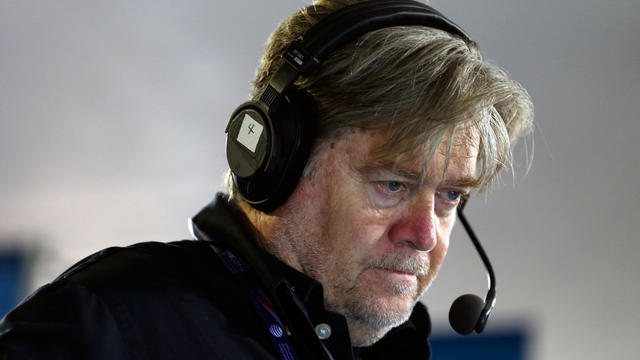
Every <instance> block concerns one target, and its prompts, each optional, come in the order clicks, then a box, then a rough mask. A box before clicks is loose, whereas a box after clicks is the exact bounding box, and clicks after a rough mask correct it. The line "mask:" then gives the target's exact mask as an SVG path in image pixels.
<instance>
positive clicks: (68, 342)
mask: <svg viewBox="0 0 640 360" xmlns="http://www.w3.org/2000/svg"><path fill="white" fill-rule="evenodd" d="M352 3H364V2H362V1H346V0H345V1H335V0H334V1H329V0H327V1H317V2H316V3H315V4H313V5H310V6H308V7H306V8H304V9H302V10H301V11H299V12H297V13H295V14H293V15H292V16H291V17H289V18H288V19H286V20H285V21H284V22H283V23H282V24H280V26H279V27H278V28H277V29H276V31H275V32H274V33H273V35H272V36H271V38H270V40H269V43H268V45H267V48H266V51H265V54H264V56H263V58H262V62H261V65H260V67H259V71H258V75H257V78H256V81H255V84H254V91H253V92H254V99H257V100H254V102H252V103H249V105H243V106H241V107H240V110H238V111H236V113H235V114H234V116H233V117H232V121H231V122H230V124H229V126H228V128H227V131H228V134H229V135H228V136H229V138H228V147H227V152H228V154H227V155H228V158H229V162H230V167H231V172H230V173H229V176H228V182H227V183H228V190H229V195H225V194H219V195H218V196H217V197H216V199H215V200H214V201H213V202H212V203H211V204H209V205H208V206H207V207H205V208H204V209H203V210H202V211H201V212H200V213H198V214H197V215H196V216H195V217H194V218H193V219H192V223H191V226H192V232H193V234H194V236H195V237H196V238H197V239H198V240H200V241H183V242H177V243H169V244H160V243H145V244H137V245H134V246H131V247H128V248H111V249H107V250H104V251H102V252H100V253H98V254H95V255H92V256H91V257H89V258H87V259H85V260H83V261H81V262H80V263H79V264H77V265H75V266H74V267H73V268H71V269H70V270H68V271H67V272H65V273H64V274H63V275H61V276H60V277H59V278H58V279H56V280H55V281H54V282H53V283H51V284H49V285H47V286H45V287H43V288H42V289H40V290H39V291H38V292H37V293H36V294H35V295H33V296H32V297H30V298H28V299H27V300H25V301H24V302H23V303H22V304H21V305H20V306H19V307H18V308H17V309H16V310H14V311H13V312H12V313H10V314H9V315H8V316H7V317H6V318H5V319H4V321H3V322H2V323H1V324H0V354H3V355H4V354H6V355H8V356H7V357H8V358H68V357H74V358H136V359H139V358H154V359H158V358H160V359H163V358H167V359H168V358H194V359H197V358H198V359H199V358H203V359H204V358H223V359H275V358H282V359H294V358H297V359H314V358H318V359H331V358H333V359H351V358H363V359H384V358H408V359H413V358H415V359H424V358H428V356H429V347H428V343H427V336H428V334H429V331H430V325H429V317H428V313H427V311H426V308H425V307H424V306H423V305H422V304H420V303H419V302H418V299H419V298H420V297H421V296H422V294H423V293H424V292H425V290H426V289H427V288H428V286H429V284H430V283H431V281H432V280H433V279H434V277H435V275H436V274H437V272H438V270H439V268H440V266H441V264H442V262H443V260H444V257H445V255H446V252H447V248H448V243H449V236H450V233H451V229H452V227H453V225H454V222H455V217H456V208H457V206H458V205H459V204H460V202H461V200H462V199H463V198H464V197H466V196H467V195H468V194H469V193H470V192H472V191H475V190H481V189H483V188H486V186H487V185H488V184H489V183H490V182H491V180H492V179H493V178H495V176H496V175H497V174H498V172H499V171H500V170H501V169H502V168H503V167H504V166H505V165H507V164H509V161H510V149H511V147H512V145H513V144H514V142H515V140H516V139H517V138H518V136H520V135H521V134H522V133H523V132H524V131H526V130H528V129H529V127H530V125H531V121H532V116H533V115H532V105H531V102H530V99H529V97H528V95H527V94H526V91H525V90H524V89H523V88H522V87H521V86H520V85H519V84H518V83H516V82H514V81H512V80H510V79H509V78H508V77H507V76H506V75H505V74H504V72H502V71H501V70H499V69H498V68H496V67H495V66H492V65H490V64H486V63H484V62H483V61H482V59H481V58H480V55H479V53H478V50H477V47H476V45H475V44H474V43H473V42H472V41H471V40H469V39H468V38H466V36H465V35H464V34H463V33H462V32H461V31H460V30H457V28H456V27H455V26H454V27H452V28H450V27H448V25H447V22H446V21H441V20H438V22H437V23H435V24H434V27H438V28H439V29H434V28H432V27H429V26H424V25H406V26H405V25H402V26H395V23H394V24H393V25H394V26H389V25H383V26H380V27H379V29H376V30H372V31H368V32H365V33H364V34H358V35H357V36H355V38H354V39H350V40H348V41H346V42H345V43H344V44H341V46H337V47H336V48H335V49H332V51H331V53H330V54H328V55H327V56H326V59H325V58H323V56H320V55H318V56H317V57H313V59H314V61H316V60H318V61H317V62H318V63H321V65H320V66H319V68H317V69H314V71H313V72H310V73H308V74H303V76H298V75H299V74H297V73H295V74H294V76H290V77H289V78H290V82H293V81H295V84H285V85H284V86H282V89H279V90H278V89H276V90H275V91H276V93H274V94H275V95H274V96H273V97H272V96H270V95H269V94H270V91H272V89H271V88H278V87H279V83H278V80H277V79H279V77H280V76H281V74H282V73H286V72H287V71H289V70H284V71H281V70H280V69H282V68H286V67H287V66H289V65H287V64H286V62H287V61H289V60H288V59H293V60H294V61H293V62H292V63H291V64H293V65H291V66H293V67H296V66H297V65H296V64H298V65H300V64H303V63H304V61H305V60H306V59H308V58H310V57H308V56H306V55H305V54H304V51H305V50H304V49H306V48H308V47H309V46H307V45H308V44H309V42H308V41H307V43H305V46H306V47H305V46H302V47H301V48H300V49H302V50H299V49H298V48H296V47H295V46H294V45H291V44H292V43H294V40H300V39H301V38H305V36H309V32H308V30H309V28H311V27H312V26H313V25H314V24H316V23H318V21H319V20H320V19H324V18H326V17H327V15H328V14H337V11H338V10H339V9H342V8H344V7H345V6H347V5H350V4H352ZM378 3H379V4H377V5H375V6H373V7H372V8H373V10H371V9H369V4H371V3H366V5H364V7H357V8H353V7H349V8H347V10H345V11H343V12H342V13H348V12H349V11H351V12H353V11H352V9H357V10H358V11H355V13H357V14H361V12H371V14H374V13H377V12H378V10H379V8H378V7H379V6H387V5H388V4H389V3H391V2H390V1H379V2H378ZM383 3H384V4H383ZM392 5H393V6H396V7H397V6H400V5H402V6H408V7H410V8H413V7H415V6H418V5H414V4H413V3H407V2H403V3H402V4H400V3H399V2H398V3H397V4H396V3H394V4H392ZM358 6H361V5H358ZM418 7H420V8H422V7H423V6H422V5H420V6H418ZM365 8H366V9H365ZM370 10H371V11H370ZM389 11H395V10H388V9H386V8H385V10H384V11H383V13H384V14H387V13H388V12H389ZM411 11H413V10H411ZM415 11H416V12H417V13H419V14H420V15H422V14H423V13H424V12H425V11H427V12H429V13H431V10H420V9H418V10H415ZM367 14H368V13H367ZM332 16H333V15H332ZM359 16H360V15H356V16H349V18H348V21H344V22H346V23H347V24H346V25H345V24H342V23H341V22H334V23H331V26H330V27H324V28H322V31H316V30H314V31H316V33H319V34H320V36H324V35H323V34H324V33H325V32H327V31H332V30H333V29H334V28H335V27H342V26H344V27H345V28H348V27H349V26H350V25H349V24H350V22H351V21H356V22H362V21H363V22H367V21H369V20H368V16H369V15H366V16H364V17H365V19H356V20H353V19H352V18H353V17H355V18H358V17H359ZM430 16H431V15H430ZM436 17H438V16H436ZM333 18H334V17H332V19H333ZM394 21H395V20H394ZM412 21H413V20H412ZM420 21H422V20H420ZM336 23H337V25H336ZM442 28H444V29H442ZM345 31H347V30H345ZM332 36H333V35H332ZM307 39H308V38H307ZM331 39H333V38H331V37H330V39H329V40H331ZM292 46H293V48H292ZM296 46H297V45H296ZM285 49H286V50H285ZM292 49H293V50H292ZM283 54H284V55H283ZM291 54H293V55H291ZM301 54H302V55H301ZM283 58H284V59H283ZM301 67H302V68H304V66H303V65H302V66H301ZM302 72H303V71H301V73H302ZM274 74H275V75H274ZM287 76H288V75H287ZM274 79H276V80H274ZM283 89H284V90H283ZM267 95H269V96H267ZM265 99H266V100H265ZM273 99H277V100H276V101H274V100H273ZM280 103H284V104H285V105H281V104H280ZM299 103H302V104H303V105H295V104H299ZM273 104H275V105H273ZM287 104H289V105H287ZM294 105H295V106H294ZM271 106H275V107H278V106H292V107H294V110H288V108H287V109H286V110H284V109H278V110H277V111H276V110H273V111H272V108H271ZM296 106H297V108H296ZM262 107H264V108H262ZM243 109H244V110H243ZM247 109H248V110H247ZM260 109H262V110H265V109H266V111H263V113H261V114H260V111H261V110H260ZM245 110H246V111H245ZM243 111H245V112H243ZM272 113H273V114H277V116H278V118H277V119H271V118H269V116H270V115H265V114H272ZM289 113H293V117H292V118H291V119H288V118H287V117H286V116H288V115H287V114H289ZM247 114H248V115H247ZM273 116H274V117H275V116H276V115H273ZM288 121H293V122H298V121H300V122H302V123H304V124H305V125H304V126H306V127H307V130H301V131H300V132H299V133H297V134H296V135H295V136H296V139H298V136H307V135H308V134H311V135H310V139H311V140H304V141H303V140H300V141H298V140H296V141H293V142H295V143H298V142H300V143H305V144H306V145H305V146H301V147H300V148H294V150H293V151H292V154H289V155H287V157H289V156H290V157H291V158H293V159H294V160H291V161H289V160H286V161H281V159H279V158H276V157H275V156H274V155H273V153H274V152H276V151H280V150H279V148H277V147H278V146H280V145H277V146H276V145H273V144H274V143H276V142H277V141H279V140H278V136H283V137H284V136H285V135H280V134H278V133H275V132H273V131H275V130H273V129H276V130H277V127H278V126H282V123H285V124H288V123H287V122H288ZM296 124H297V123H296ZM292 126H294V125H292ZM295 126H298V125H295ZM288 128H289V127H288V125H287V127H286V128H285V130H282V131H285V132H286V130H287V129H288ZM309 129H310V130H309ZM277 131H280V130H277ZM304 134H307V135H304ZM290 143H291V141H285V142H284V143H283V144H281V146H283V147H286V146H289V144H290ZM268 146H272V147H271V148H269V147H268ZM265 149H266V150H265ZM307 151H308V152H309V153H310V154H309V155H308V157H307V154H306V152H307ZM298 153H300V154H302V155H300V156H301V157H300V156H298V155H297V154H298ZM265 154H266V155H265ZM256 159H257V160H256ZM244 162H246V164H245V163H244ZM280 163H284V164H285V165H284V166H283V168H284V169H285V173H286V174H285V175H283V180H282V179H279V180H273V179H272V176H271V175H268V176H267V175H265V177H264V178H262V177H260V176H263V175H264V174H263V173H265V174H267V173H268V172H269V171H271V170H273V168H274V167H275V168H277V167H278V166H280V165H278V164H280ZM256 164H257V165H256ZM289 164H294V165H291V166H289ZM290 168H293V169H294V170H290ZM247 169H248V170H247ZM292 174H293V175H292ZM265 184H267V185H265ZM271 188H274V189H275V190H274V194H271V193H270V191H271V190H272V189H271ZM256 189H258V190H256ZM256 191H257V192H259V193H262V192H266V193H268V195H266V196H265V199H259V200H255V199H254V198H253V196H254V195H255V192H256ZM272 199H275V200H272Z"/></svg>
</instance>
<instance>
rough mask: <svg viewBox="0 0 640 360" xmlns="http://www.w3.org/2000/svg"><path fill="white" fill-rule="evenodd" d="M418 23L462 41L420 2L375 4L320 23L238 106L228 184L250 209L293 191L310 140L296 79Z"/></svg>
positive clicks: (230, 131) (310, 112) (304, 98)
mask: <svg viewBox="0 0 640 360" xmlns="http://www.w3.org/2000/svg"><path fill="white" fill-rule="evenodd" d="M402 25H422V26H426V27H430V28H436V29H441V30H444V31H447V32H449V33H451V34H454V35H458V36H460V37H462V38H464V39H466V40H468V39H469V37H468V36H467V35H466V34H465V33H464V31H463V30H462V29H460V28H459V27H458V26H457V25H455V24H454V23H453V22H452V21H451V20H449V19H447V18H446V17H444V15H442V14H440V13H439V12H438V11H436V10H435V9H433V8H431V7H430V6H427V5H425V4H422V3H419V2H417V1H407V0H400V1H398V0H374V1H367V2H363V3H359V4H355V5H351V6H347V7H345V8H342V9H340V10H338V11H336V12H333V13H331V14H330V15H328V16H326V17H324V18H323V19H322V20H320V21H319V22H318V23H317V24H316V25H314V26H313V27H312V28H311V29H309V30H308V31H307V32H306V33H305V34H304V35H303V39H302V41H296V42H293V43H292V44H290V45H289V46H288V47H287V48H286V49H285V51H284V53H283V54H282V58H283V59H284V63H283V64H282V66H281V67H280V68H279V69H278V70H277V71H276V72H275V74H274V75H273V76H272V77H271V78H270V79H269V82H268V85H267V86H266V88H265V89H264V90H263V91H262V92H261V93H260V94H258V95H257V96H256V97H255V98H254V99H252V100H250V101H248V102H245V103H243V104H242V105H240V106H239V107H238V108H237V109H236V110H235V111H234V112H233V114H232V115H231V120H230V121H229V124H228V125H227V128H226V133H227V161H228V163H229V167H230V169H231V172H232V177H233V182H234V184H235V186H236V188H237V189H238V192H239V193H240V194H241V195H242V197H243V198H244V199H245V200H246V201H247V202H248V203H249V204H251V206H253V207H254V208H256V209H258V210H261V211H264V212H270V211H272V210H275V209H276V208H278V207H279V206H280V205H282V204H283V203H284V202H285V201H286V200H287V198H288V197H289V195H291V193H292V192H293V190H294V189H295V187H296V185H297V184H298V180H299V179H300V177H301V175H302V171H303V169H304V166H305V165H306V163H307V160H308V157H309V153H310V151H311V147H312V145H313V142H314V136H313V135H314V131H313V128H314V123H315V121H314V120H315V117H316V111H315V106H314V104H313V101H312V99H311V97H310V95H308V94H307V93H306V92H305V91H300V90H298V89H296V88H295V87H294V86H292V85H293V83H294V81H295V80H296V79H297V78H298V77H300V76H306V75H309V74H311V73H313V71H314V70H317V69H318V68H319V67H320V66H321V65H322V62H323V61H324V60H325V59H326V58H327V57H328V56H329V55H330V54H331V53H332V52H333V51H334V50H336V49H337V48H338V47H340V46H341V45H344V44H345V43H346V42H348V41H349V40H353V39H355V38H357V37H358V36H360V35H363V34H364V33H367V32H370V31H373V30H378V29H382V28H386V27H391V26H402Z"/></svg>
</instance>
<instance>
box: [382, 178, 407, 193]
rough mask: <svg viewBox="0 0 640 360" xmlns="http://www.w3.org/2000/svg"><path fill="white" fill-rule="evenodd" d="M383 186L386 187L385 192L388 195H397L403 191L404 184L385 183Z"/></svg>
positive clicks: (396, 182)
mask: <svg viewBox="0 0 640 360" xmlns="http://www.w3.org/2000/svg"><path fill="white" fill-rule="evenodd" d="M383 185H385V186H386V190H388V191H389V192H390V193H397V192H400V191H402V190H403V189H404V184H403V183H401V182H399V181H386V182H384V183H383Z"/></svg>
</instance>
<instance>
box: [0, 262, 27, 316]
mask: <svg viewBox="0 0 640 360" xmlns="http://www.w3.org/2000/svg"><path fill="white" fill-rule="evenodd" d="M23 262H24V260H23V257H22V256H21V254H20V253H18V252H4V253H3V252H0V318H2V317H4V315H5V314H6V313H7V312H9V310H11V309H13V308H14V307H15V306H16V305H17V304H18V301H19V300H20V296H21V295H22V279H21V275H22V264H23Z"/></svg>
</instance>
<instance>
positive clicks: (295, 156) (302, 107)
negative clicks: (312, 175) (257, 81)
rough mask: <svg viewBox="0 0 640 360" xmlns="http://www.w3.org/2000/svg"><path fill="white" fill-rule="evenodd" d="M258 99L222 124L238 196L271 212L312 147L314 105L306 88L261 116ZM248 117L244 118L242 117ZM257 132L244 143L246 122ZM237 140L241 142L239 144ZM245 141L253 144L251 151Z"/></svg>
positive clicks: (283, 198)
mask: <svg viewBox="0 0 640 360" xmlns="http://www.w3.org/2000/svg"><path fill="white" fill-rule="evenodd" d="M261 107H262V106H261V103H260V102H248V103H245V104H243V105H241V106H240V107H239V108H238V109H237V110H236V111H235V112H234V115H233V116H232V120H231V121H230V123H229V125H228V127H227V161H228V162H229V167H230V168H231V171H232V174H233V181H234V183H235V185H236V188H237V190H238V191H239V193H240V194H241V195H242V197H243V198H244V199H245V200H246V201H247V202H248V203H249V204H251V206H253V207H254V208H256V209H258V210H261V211H264V212H270V211H273V210H275V209H276V208H278V207H279V206H280V205H282V204H283V203H284V202H285V201H286V200H287V198H288V197H289V195H291V193H292V192H293V190H294V189H295V187H296V185H297V184H298V181H299V179H300V176H302V171H303V170H304V167H305V165H306V163H307V160H308V158H309V153H310V151H311V147H312V145H313V139H314V133H315V131H314V125H315V119H314V117H315V113H316V111H315V106H314V103H313V101H312V99H311V96H309V95H308V94H307V93H306V92H292V93H291V95H290V96H288V97H286V98H285V99H283V101H282V104H280V106H279V107H278V111H276V112H275V113H273V114H269V115H266V113H265V112H264V111H261V110H259V109H260V108H261ZM247 116H249V117H248V118H247ZM250 125H252V128H251V129H253V131H254V132H255V131H256V129H260V130H261V134H260V135H259V139H258V137H257V136H256V135H255V133H253V134H252V136H254V139H253V140H254V141H246V139H245V138H246V137H247V136H248V132H249V130H250V129H249V126H250ZM239 143H240V144H242V146H240V145H238V144H239ZM245 143H248V144H249V145H254V143H255V148H254V149H253V150H254V151H251V152H248V151H247V150H251V149H249V148H248V147H247V146H246V144H245Z"/></svg>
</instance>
